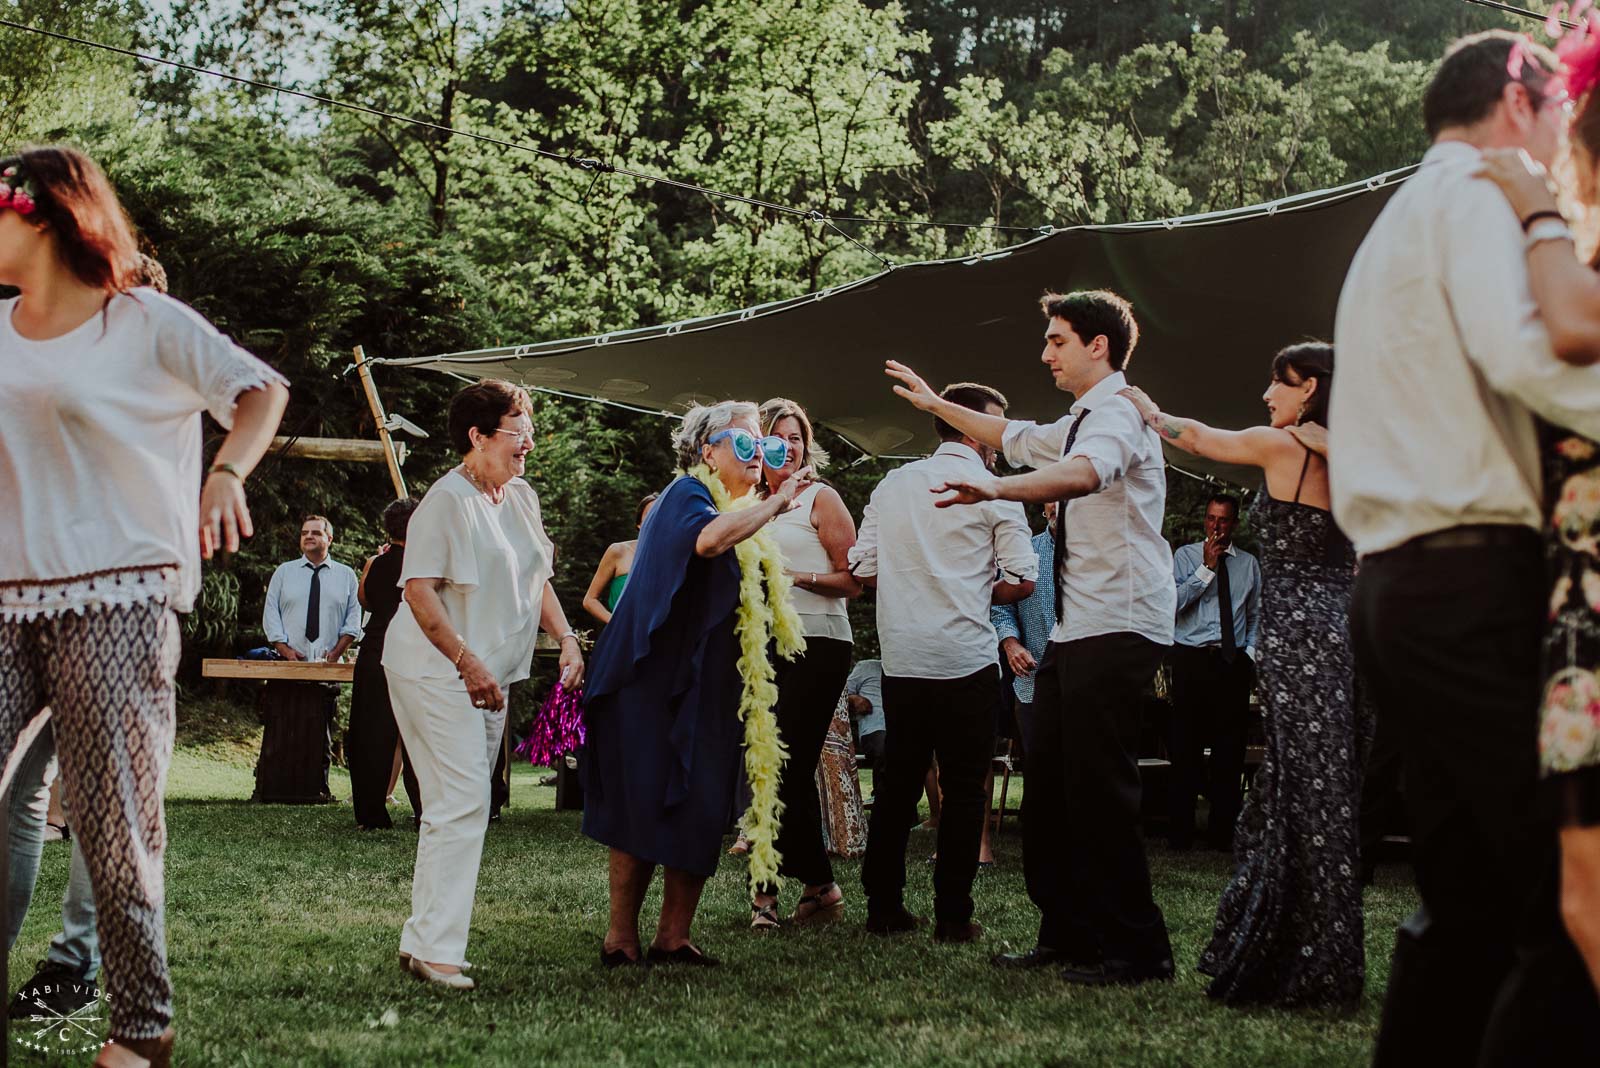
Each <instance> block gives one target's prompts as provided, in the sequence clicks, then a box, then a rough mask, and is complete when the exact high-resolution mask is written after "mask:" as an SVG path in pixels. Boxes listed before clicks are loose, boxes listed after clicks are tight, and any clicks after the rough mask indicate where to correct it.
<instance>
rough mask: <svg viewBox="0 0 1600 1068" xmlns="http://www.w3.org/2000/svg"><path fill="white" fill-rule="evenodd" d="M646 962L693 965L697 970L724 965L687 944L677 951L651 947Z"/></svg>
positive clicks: (646, 955)
mask: <svg viewBox="0 0 1600 1068" xmlns="http://www.w3.org/2000/svg"><path fill="white" fill-rule="evenodd" d="M645 960H647V961H649V962H650V963H651V964H692V965H694V966H695V967H697V968H715V967H717V966H718V965H719V964H721V963H722V962H721V961H720V960H717V959H716V958H715V957H708V956H706V955H705V954H704V953H702V952H700V951H699V950H698V949H696V948H694V947H693V946H691V945H690V944H689V943H687V942H685V943H684V944H683V945H681V946H679V947H678V948H677V949H662V948H661V947H660V946H651V947H650V952H649V953H646V954H645Z"/></svg>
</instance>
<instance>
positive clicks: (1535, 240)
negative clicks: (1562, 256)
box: [1523, 219, 1573, 249]
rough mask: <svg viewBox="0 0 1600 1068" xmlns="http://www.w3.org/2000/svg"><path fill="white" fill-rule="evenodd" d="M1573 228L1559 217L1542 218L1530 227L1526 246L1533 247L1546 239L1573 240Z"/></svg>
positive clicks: (1524, 242)
mask: <svg viewBox="0 0 1600 1068" xmlns="http://www.w3.org/2000/svg"><path fill="white" fill-rule="evenodd" d="M1571 240H1573V237H1572V229H1571V228H1570V227H1568V226H1567V224H1566V223H1565V222H1564V221H1560V220H1557V219H1540V220H1539V221H1538V222H1536V223H1534V224H1533V225H1532V226H1530V227H1529V228H1528V236H1527V238H1525V239H1524V241H1523V245H1524V247H1525V248H1528V249H1531V248H1533V246H1535V245H1539V244H1543V243H1544V242H1546V241H1571Z"/></svg>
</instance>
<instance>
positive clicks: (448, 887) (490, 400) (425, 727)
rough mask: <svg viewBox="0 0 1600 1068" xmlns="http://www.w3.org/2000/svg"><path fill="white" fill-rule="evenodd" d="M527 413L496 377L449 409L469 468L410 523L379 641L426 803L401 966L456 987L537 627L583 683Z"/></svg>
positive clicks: (565, 679) (567, 679) (455, 473)
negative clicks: (396, 593)
mask: <svg viewBox="0 0 1600 1068" xmlns="http://www.w3.org/2000/svg"><path fill="white" fill-rule="evenodd" d="M532 412H533V407H532V403H531V402H530V401H529V399H528V394H527V391H526V390H523V389H521V388H520V387H518V386H513V385H512V384H511V383H509V382H502V381H499V380H497V379H484V380H483V381H482V382H479V383H477V384H476V385H472V386H468V387H467V388H466V389H464V390H462V391H461V392H460V393H457V394H456V395H455V397H454V399H452V400H451V402H450V442H451V444H452V445H454V446H455V447H456V449H457V451H459V452H460V453H461V454H462V457H463V459H462V462H461V464H460V465H459V466H457V467H455V468H452V469H451V470H450V471H449V473H447V474H446V475H445V476H444V477H443V478H441V479H439V481H437V482H435V483H434V484H433V485H432V487H430V488H429V490H428V493H427V495H426V496H425V497H423V498H422V503H421V504H420V505H418V506H417V510H416V513H415V514H413V515H412V517H411V525H410V527H409V528H408V529H407V531H406V559H405V566H404V568H403V569H402V570H401V572H400V583H401V585H402V586H404V587H405V603H404V604H402V605H401V606H400V608H399V610H398V611H397V612H396V613H395V617H394V622H393V623H391V624H390V625H389V632H388V634H387V636H386V638H385V641H384V650H383V669H384V674H385V675H387V676H388V679H389V698H390V702H391V703H392V704H393V705H394V714H395V720H396V722H397V723H398V724H399V725H400V735H401V737H402V738H403V739H404V740H405V746H406V752H407V753H409V754H411V762H412V765H413V767H414V768H415V770H416V773H417V785H418V786H419V787H420V788H421V793H422V826H421V829H420V833H419V834H418V836H417V866H416V874H415V875H414V877H413V879H412V883H411V917H410V918H409V919H408V920H406V923H405V927H404V929H403V930H402V931H401V933H400V963H401V965H402V966H403V967H406V968H407V969H409V970H410V971H411V972H412V974H414V975H416V976H418V977H419V978H422V979H426V980H428V981H430V982H434V983H439V984H441V985H443V986H447V987H452V988H454V989H458V990H471V989H472V986H473V983H472V980H471V979H468V978H467V977H466V976H465V975H463V974H461V973H462V969H463V968H465V967H466V949H467V927H468V924H469V923H470V922H471V920H472V900H473V895H474V893H475V892H476V890H477V884H478V863H479V861H480V860H481V859H482V856H483V835H484V831H485V830H486V829H487V827H488V825H489V788H490V776H491V773H492V772H493V770H494V762H495V753H496V751H497V750H498V749H499V747H500V737H501V734H502V733H503V732H504V731H505V723H506V693H507V691H508V689H509V688H510V686H511V684H512V683H515V682H520V681H521V680H523V679H525V678H527V677H528V674H529V671H530V669H531V667H532V665H533V644H534V639H535V638H537V637H538V634H539V629H540V628H541V627H543V628H544V629H545V630H546V631H548V632H550V633H552V634H557V635H559V636H560V642H561V662H560V668H561V679H560V681H561V684H562V685H564V686H565V687H567V688H568V689H576V688H577V687H578V685H579V684H580V683H581V682H582V681H583V657H582V656H581V655H580V654H579V651H578V637H577V635H576V634H575V633H574V632H573V631H572V629H571V628H570V627H568V626H567V617H566V613H564V612H563V611H562V610H561V603H560V602H559V601H557V600H556V592H555V589H554V587H552V586H551V585H550V576H551V574H552V572H553V568H554V563H555V551H554V546H552V545H551V543H550V539H549V538H548V537H546V536H545V532H544V523H543V521H542V520H541V519H540V515H539V496H538V494H536V493H534V491H533V487H532V486H530V485H528V483H527V482H525V481H523V479H522V473H523V468H524V463H525V461H526V458H527V455H528V452H529V450H530V449H532V448H533V420H532Z"/></svg>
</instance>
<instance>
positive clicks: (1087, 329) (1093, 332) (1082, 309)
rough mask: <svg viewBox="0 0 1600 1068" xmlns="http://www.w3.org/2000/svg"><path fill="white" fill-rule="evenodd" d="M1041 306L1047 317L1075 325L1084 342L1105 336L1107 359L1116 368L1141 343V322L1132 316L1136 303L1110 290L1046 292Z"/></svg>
mask: <svg viewBox="0 0 1600 1068" xmlns="http://www.w3.org/2000/svg"><path fill="white" fill-rule="evenodd" d="M1039 308H1040V310H1041V311H1043V312H1044V317H1045V318H1046V319H1060V320H1061V321H1062V322H1064V323H1066V324H1067V325H1068V326H1070V327H1072V332H1073V333H1074V334H1077V335H1078V340H1079V341H1082V342H1083V343H1084V344H1085V345H1088V344H1092V343H1093V342H1094V339H1095V338H1097V337H1102V336H1103V337H1104V338H1105V339H1106V362H1107V363H1109V364H1110V365H1111V369H1112V370H1113V371H1121V370H1123V369H1124V368H1126V367H1127V366H1128V361H1129V360H1130V359H1132V358H1133V349H1134V346H1136V345H1138V344H1139V323H1138V321H1137V320H1136V319H1134V317H1133V305H1132V304H1129V303H1128V302H1127V300H1125V299H1124V298H1123V297H1120V296H1118V295H1117V294H1115V293H1113V292H1111V290H1109V289H1080V290H1078V291H1076V292H1074V293H1046V294H1045V295H1044V296H1042V297H1040V298H1039Z"/></svg>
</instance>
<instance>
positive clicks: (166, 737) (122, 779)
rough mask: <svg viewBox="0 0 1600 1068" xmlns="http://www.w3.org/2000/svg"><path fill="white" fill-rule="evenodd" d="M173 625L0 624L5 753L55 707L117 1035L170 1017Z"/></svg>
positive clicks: (152, 612)
mask: <svg viewBox="0 0 1600 1068" xmlns="http://www.w3.org/2000/svg"><path fill="white" fill-rule="evenodd" d="M178 652H179V641H178V617H177V615H176V614H174V613H173V612H172V611H171V610H169V609H168V608H167V607H166V606H165V605H163V604H158V603H146V604H135V605H125V606H118V607H113V608H105V609H91V610H89V611H88V612H86V613H84V614H82V615H77V614H74V613H63V614H62V615H59V616H52V617H48V618H43V619H34V620H16V619H0V753H6V754H9V753H10V752H11V750H12V748H13V747H14V746H15V745H16V740H17V734H18V732H19V731H20V730H21V729H22V728H23V727H24V726H25V725H26V724H27V723H28V722H29V720H31V719H32V718H33V717H34V716H35V715H36V714H37V713H38V712H39V711H40V710H41V709H43V708H46V707H48V708H50V710H51V720H52V723H53V725H54V728H55V736H56V745H57V748H58V751H59V754H60V760H61V775H62V785H63V788H64V789H65V791H66V800H67V805H68V807H69V808H70V809H71V811H72V817H73V818H72V824H73V826H72V830H73V834H74V835H76V836H77V837H78V838H79V839H80V840H81V841H82V843H83V852H84V860H85V861H86V862H87V864H88V868H89V878H90V881H91V883H92V884H93V886H94V898H95V902H96V904H97V905H98V906H99V917H98V924H97V926H98V928H99V934H100V946H101V954H102V956H103V958H104V962H105V969H104V970H105V974H104V977H103V981H102V984H101V985H102V987H103V989H104V990H105V992H106V994H107V997H108V1000H109V1002H110V1012H111V1033H112V1034H113V1035H114V1036H116V1037H118V1038H127V1039H140V1038H154V1037H156V1036H157V1035H159V1034H161V1032H162V1031H163V1030H164V1029H165V1028H166V1026H167V1024H168V1023H169V1022H171V1020H172V978H171V976H170V974H169V973H168V971H167V939H166V917H165V913H164V894H165V882H164V877H163V873H162V856H163V854H164V853H165V851H166V846H167V826H166V815H165V811H164V809H163V806H162V795H163V794H164V793H165V790H166V781H167V768H168V767H169V766H170V765H171V763H172V743H173V729H174V722H175V717H176V691H175V689H174V687H173V676H174V675H175V674H176V672H177V670H178Z"/></svg>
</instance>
